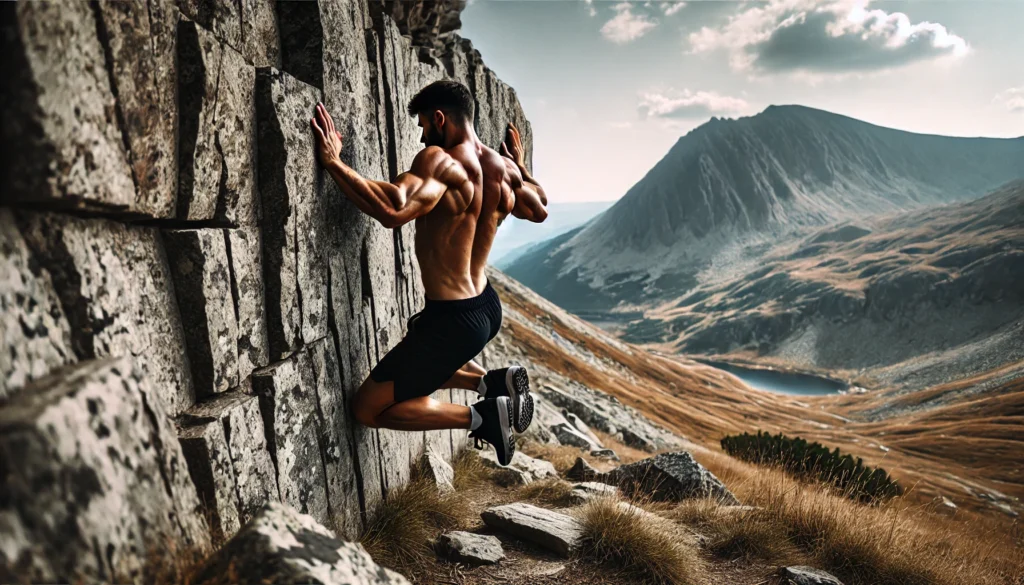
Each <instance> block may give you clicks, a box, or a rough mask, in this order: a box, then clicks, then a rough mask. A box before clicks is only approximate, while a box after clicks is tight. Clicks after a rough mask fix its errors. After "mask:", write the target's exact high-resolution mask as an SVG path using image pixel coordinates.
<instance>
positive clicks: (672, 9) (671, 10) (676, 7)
mask: <svg viewBox="0 0 1024 585" xmlns="http://www.w3.org/2000/svg"><path fill="white" fill-rule="evenodd" d="M658 7H659V8H661V12H662V13H663V14H664V15H665V16H672V15H673V14H675V13H676V12H679V11H680V10H682V9H683V8H684V7H686V2H679V1H678V0H677V1H676V2H662V3H661V4H659V5H658Z"/></svg>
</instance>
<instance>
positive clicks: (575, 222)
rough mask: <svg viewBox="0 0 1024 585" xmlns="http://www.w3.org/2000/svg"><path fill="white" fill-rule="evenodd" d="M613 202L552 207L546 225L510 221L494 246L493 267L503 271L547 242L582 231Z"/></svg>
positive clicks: (492, 249)
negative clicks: (566, 234) (572, 232)
mask: <svg viewBox="0 0 1024 585" xmlns="http://www.w3.org/2000/svg"><path fill="white" fill-rule="evenodd" d="M612 203H613V201H586V202H580V203H552V204H550V205H549V206H548V217H547V219H546V220H544V223H531V222H528V221H515V220H514V218H510V219H509V220H508V221H505V222H504V223H502V225H501V227H500V228H498V234H497V235H496V236H495V237H494V244H493V245H492V246H491V256H490V257H491V259H492V261H491V264H493V265H494V266H497V267H498V268H502V267H504V266H507V265H508V264H509V263H511V262H513V261H515V259H516V258H519V257H520V256H521V255H523V253H525V252H526V251H527V250H529V249H530V248H532V247H533V246H535V245H537V244H539V243H541V242H543V241H544V240H547V239H550V238H553V237H555V236H558V235H560V234H563V233H565V232H567V231H569V230H571V229H573V228H575V227H579V226H580V225H583V224H584V223H586V222H587V220H589V219H591V218H593V217H594V216H595V215H597V214H599V213H601V212H602V211H604V210H606V209H608V208H609V207H611V206H612Z"/></svg>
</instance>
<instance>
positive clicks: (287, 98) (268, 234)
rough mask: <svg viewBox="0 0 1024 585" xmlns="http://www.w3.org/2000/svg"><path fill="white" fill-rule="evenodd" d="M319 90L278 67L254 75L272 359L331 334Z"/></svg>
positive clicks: (268, 326) (266, 289)
mask: <svg viewBox="0 0 1024 585" xmlns="http://www.w3.org/2000/svg"><path fill="white" fill-rule="evenodd" d="M318 101H320V91H319V90H317V89H316V88H315V87H312V86H309V85H306V84H304V83H302V82H301V81H298V80H297V79H295V78H293V77H291V76H290V75H288V74H286V73H283V72H280V71H277V70H276V69H269V68H268V69H261V70H260V71H259V73H258V75H257V81H256V111H257V116H258V119H259V121H260V122H259V126H258V128H259V137H258V141H259V146H258V149H257V152H258V153H259V179H258V184H259V191H260V198H261V204H262V210H263V216H265V217H273V218H275V220H274V221H270V222H264V223H263V234H262V235H263V263H264V264H263V265H264V285H265V296H266V304H267V335H268V340H269V343H270V356H271V359H281V358H282V357H285V356H287V355H289V354H291V353H292V352H294V351H295V350H296V349H297V348H298V347H299V346H300V345H301V344H302V343H303V341H305V342H307V343H308V342H311V341H314V340H316V339H319V338H321V337H324V336H325V335H326V334H327V315H326V288H327V280H326V278H327V272H326V266H325V264H324V261H323V257H322V253H321V252H322V251H321V250H320V249H319V248H318V246H317V240H318V238H320V237H322V236H323V234H322V232H321V231H318V230H317V229H316V227H317V223H316V222H317V221H319V220H321V219H322V218H321V210H320V209H319V208H318V204H317V202H316V200H317V198H318V196H317V181H318V175H319V171H318V170H317V168H316V163H315V160H314V152H313V148H314V144H313V133H312V130H311V129H310V127H309V121H310V119H311V118H312V115H313V111H314V107H315V106H316V103H317V102H318Z"/></svg>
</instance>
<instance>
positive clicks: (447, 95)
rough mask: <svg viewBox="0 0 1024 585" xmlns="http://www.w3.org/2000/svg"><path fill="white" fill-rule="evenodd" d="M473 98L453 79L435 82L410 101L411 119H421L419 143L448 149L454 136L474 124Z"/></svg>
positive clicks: (463, 86) (467, 90) (464, 87)
mask: <svg viewBox="0 0 1024 585" xmlns="http://www.w3.org/2000/svg"><path fill="white" fill-rule="evenodd" d="M473 107H474V106H473V94H471V93H469V89H468V88H467V87H466V86H465V85H462V84H461V83H459V82H458V81H453V80H451V79H442V80H440V81H435V82H434V83H431V84H430V85H428V86H426V87H424V88H423V89H421V90H420V91H419V93H417V94H416V95H415V96H414V97H413V98H412V99H411V100H409V115H410V116H417V117H419V125H420V126H421V127H422V128H423V135H422V136H421V137H420V142H422V143H423V144H424V145H425V146H442V147H443V146H445V145H446V144H447V142H448V139H449V137H450V136H451V135H452V133H453V132H454V131H456V130H458V129H461V128H463V127H464V126H465V125H467V124H470V125H472V123H473Z"/></svg>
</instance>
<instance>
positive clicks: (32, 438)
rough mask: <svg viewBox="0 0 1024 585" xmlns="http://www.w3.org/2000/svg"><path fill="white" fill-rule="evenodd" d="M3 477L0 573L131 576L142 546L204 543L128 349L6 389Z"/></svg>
mask: <svg viewBox="0 0 1024 585" xmlns="http://www.w3.org/2000/svg"><path fill="white" fill-rule="evenodd" d="M0 476H2V477H3V482H4V497H3V498H0V519H2V520H0V523H2V524H3V525H4V530H3V531H2V532H0V534H2V536H0V541H2V544H3V546H0V582H12V583H13V582H22V581H24V580H29V581H33V582H50V583H56V582H61V583H65V582H74V581H78V580H79V579H81V580H84V581H87V582H95V581H106V582H138V581H139V580H141V579H142V571H143V567H144V565H145V564H146V562H147V560H148V559H147V558H145V555H147V554H149V553H151V552H153V551H165V550H168V547H174V548H176V549H177V550H184V549H189V548H195V549H198V550H199V551H203V550H205V549H206V548H208V547H209V545H210V534H209V529H208V527H207V524H206V521H205V519H204V518H203V511H202V508H201V506H200V502H199V499H198V497H197V495H196V491H195V488H194V487H193V485H192V483H191V481H189V471H188V468H187V467H186V464H185V457H184V456H183V455H182V451H181V448H180V447H179V444H178V441H177V438H176V437H175V433H174V429H173V428H172V427H171V425H170V424H169V422H168V418H167V415H166V413H165V411H164V408H163V405H162V404H161V401H160V400H159V399H158V398H157V396H156V394H155V393H154V392H153V391H152V390H151V389H150V387H149V385H148V383H147V381H146V379H145V377H144V375H143V372H142V370H141V368H136V367H133V366H132V363H131V362H130V361H129V360H128V359H127V358H120V359H104V360H89V361H85V362H81V363H79V364H77V365H73V366H67V367H66V368H64V369H61V370H58V371H56V372H54V373H53V374H51V375H50V376H47V377H45V378H43V379H41V380H38V381H37V382H34V383H32V384H30V385H28V386H26V387H25V389H24V391H22V392H19V393H17V394H16V395H15V396H13V397H12V399H11V401H10V402H8V403H7V404H5V406H4V408H3V409H0ZM96 551H102V554H96Z"/></svg>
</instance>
